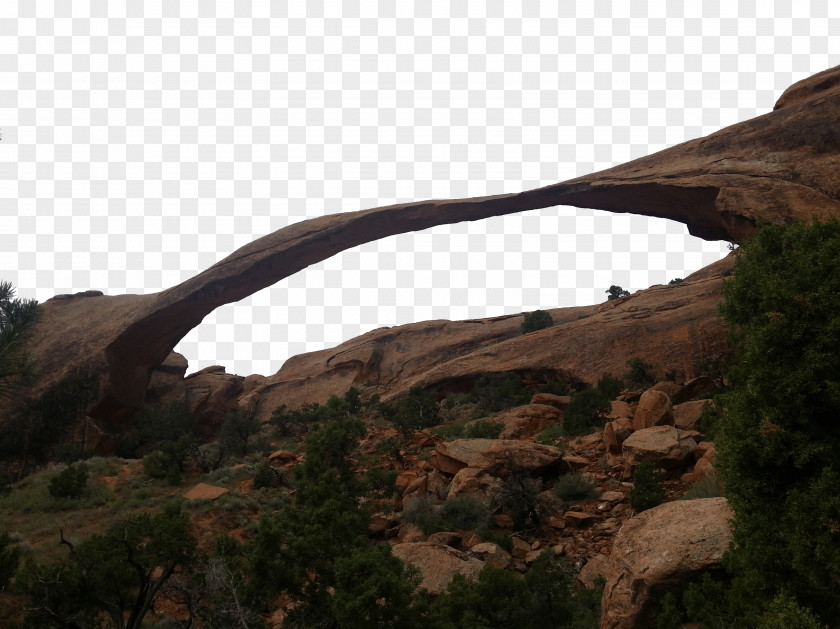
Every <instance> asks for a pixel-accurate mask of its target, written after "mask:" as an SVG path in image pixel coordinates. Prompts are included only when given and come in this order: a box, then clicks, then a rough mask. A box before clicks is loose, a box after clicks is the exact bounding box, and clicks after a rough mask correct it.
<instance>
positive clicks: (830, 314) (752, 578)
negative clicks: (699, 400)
mask: <svg viewBox="0 0 840 629" xmlns="http://www.w3.org/2000/svg"><path fill="white" fill-rule="evenodd" d="M735 258H736V263H735V269H734V273H733V275H732V277H731V278H730V279H728V280H726V281H724V283H723V295H724V300H723V303H722V305H721V313H722V315H723V317H724V319H725V320H726V321H727V323H728V324H729V326H730V329H731V330H732V333H733V339H734V341H735V342H736V348H735V363H734V364H733V366H732V368H731V369H730V371H729V374H728V380H729V383H730V385H731V390H730V392H729V393H727V394H726V395H725V396H724V400H723V403H722V404H721V405H720V406H721V408H724V409H725V411H724V412H723V415H722V416H721V418H720V420H719V425H718V426H717V427H716V436H715V446H716V448H717V457H716V467H717V470H718V474H719V475H720V476H721V478H722V480H723V483H724V485H725V487H726V495H727V499H728V500H729V504H730V505H731V506H732V509H733V511H734V513H735V517H734V520H733V526H732V536H733V545H732V549H731V551H730V553H729V555H728V558H727V564H726V565H727V568H728V569H729V570H730V571H731V572H732V574H733V592H734V597H735V598H736V599H737V600H738V601H739V602H740V603H741V604H743V605H744V606H746V607H747V608H751V609H753V610H754V612H755V613H758V610H757V607H758V606H759V605H760V604H761V603H762V602H764V601H768V600H772V599H774V598H775V597H776V596H777V595H779V594H780V593H781V592H782V591H786V592H788V593H789V595H790V596H791V597H793V598H794V599H795V600H796V602H797V604H798V605H801V606H802V607H807V608H810V609H811V610H812V611H813V612H814V613H815V614H816V615H817V616H818V617H819V618H820V619H821V621H822V622H823V623H826V622H830V623H832V624H834V623H836V619H837V618H840V588H837V587H835V586H833V585H832V586H828V585H827V584H836V583H840V543H838V528H840V526H838V523H840V459H839V458H838V456H837V452H838V451H840V422H838V421H837V418H838V412H840V352H838V347H840V221H838V220H837V219H831V220H828V221H826V222H815V223H813V224H810V225H805V224H801V223H795V224H792V225H787V226H780V225H769V226H765V227H762V228H761V229H760V231H758V233H757V234H756V235H755V236H754V237H753V238H751V239H750V240H749V241H747V242H745V243H743V245H742V246H741V247H740V248H739V249H738V251H737V253H736V255H735Z"/></svg>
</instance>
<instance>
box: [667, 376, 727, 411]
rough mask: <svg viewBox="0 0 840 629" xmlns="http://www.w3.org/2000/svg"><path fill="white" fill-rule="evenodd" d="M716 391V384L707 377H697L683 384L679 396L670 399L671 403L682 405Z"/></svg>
mask: <svg viewBox="0 0 840 629" xmlns="http://www.w3.org/2000/svg"><path fill="white" fill-rule="evenodd" d="M715 389H717V384H716V383H715V381H714V380H713V379H712V378H711V377H709V376H698V377H697V378H692V379H691V380H689V381H688V382H686V383H685V386H684V387H683V390H682V391H681V392H680V394H679V395H677V396H675V397H672V398H671V402H673V403H674V404H682V403H683V402H688V401H689V400H693V399H694V398H696V397H699V396H701V395H706V394H708V393H711V392H712V391H714V390H715Z"/></svg>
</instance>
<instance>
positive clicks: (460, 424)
mask: <svg viewBox="0 0 840 629" xmlns="http://www.w3.org/2000/svg"><path fill="white" fill-rule="evenodd" d="M466 427H467V422H466V420H461V421H457V422H453V423H452V424H450V425H449V426H438V427H437V428H434V429H432V433H433V434H435V435H440V436H441V437H446V438H447V439H460V438H461V437H463V436H464V429H465V428H466Z"/></svg>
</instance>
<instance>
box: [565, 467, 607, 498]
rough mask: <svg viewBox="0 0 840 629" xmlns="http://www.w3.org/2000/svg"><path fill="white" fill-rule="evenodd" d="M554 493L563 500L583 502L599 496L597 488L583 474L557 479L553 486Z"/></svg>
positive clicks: (566, 475) (567, 475)
mask: <svg viewBox="0 0 840 629" xmlns="http://www.w3.org/2000/svg"><path fill="white" fill-rule="evenodd" d="M554 493H555V494H556V495H557V497H558V498H562V499H563V500H584V499H586V498H596V497H597V496H598V494H599V491H598V488H597V487H596V486H595V484H594V483H593V482H592V480H591V479H590V478H589V477H588V476H586V475H585V474H580V473H578V474H564V475H563V476H561V477H560V478H558V479H557V482H556V483H555V485H554Z"/></svg>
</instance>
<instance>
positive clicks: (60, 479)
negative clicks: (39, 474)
mask: <svg viewBox="0 0 840 629" xmlns="http://www.w3.org/2000/svg"><path fill="white" fill-rule="evenodd" d="M87 483H88V468H87V465H85V464H84V463H75V464H73V465H69V466H67V467H66V468H65V469H64V470H63V471H62V472H60V473H59V474H58V475H57V476H54V477H53V478H52V480H50V485H49V492H50V495H51V496H52V497H53V498H74V499H75V498H81V497H82V496H84V495H85V492H86V491H87Z"/></svg>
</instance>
